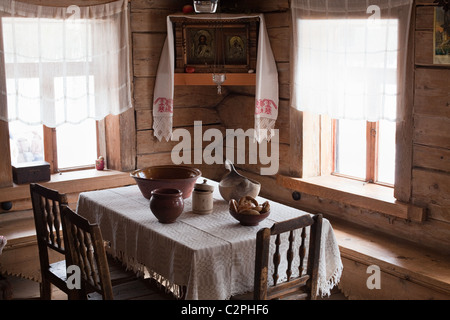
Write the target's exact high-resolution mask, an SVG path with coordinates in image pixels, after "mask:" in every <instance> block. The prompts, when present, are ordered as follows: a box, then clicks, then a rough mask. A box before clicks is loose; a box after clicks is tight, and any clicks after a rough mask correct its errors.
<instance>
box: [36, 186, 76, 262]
mask: <svg viewBox="0 0 450 320" xmlns="http://www.w3.org/2000/svg"><path fill="white" fill-rule="evenodd" d="M30 195H31V203H32V207H33V215H34V223H35V227H36V237H37V242H38V249H39V260H40V263H41V268H42V270H48V268H49V263H50V262H49V254H48V249H51V250H55V251H57V252H59V253H61V254H63V255H65V254H66V250H65V248H64V241H63V239H64V236H65V235H64V230H62V229H61V226H62V224H61V210H62V207H64V206H67V205H68V204H67V197H66V195H65V194H61V193H59V192H58V191H56V190H52V189H49V188H46V187H44V186H42V185H40V184H37V183H31V184H30ZM61 232H62V234H61Z"/></svg>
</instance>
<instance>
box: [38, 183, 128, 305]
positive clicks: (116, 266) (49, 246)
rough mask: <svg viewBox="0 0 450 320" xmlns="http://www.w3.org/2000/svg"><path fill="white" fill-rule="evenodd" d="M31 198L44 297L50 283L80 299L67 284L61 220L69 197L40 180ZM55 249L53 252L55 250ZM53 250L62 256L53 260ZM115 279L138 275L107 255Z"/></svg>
mask: <svg viewBox="0 0 450 320" xmlns="http://www.w3.org/2000/svg"><path fill="white" fill-rule="evenodd" d="M30 194H31V202H32V206H33V214H34V223H35V227H36V237H37V243H38V250H39V262H40V268H41V277H42V281H41V284H40V290H41V299H44V300H50V299H51V292H52V291H51V285H52V284H53V285H55V286H56V287H57V288H58V289H60V290H61V291H63V292H65V293H66V294H67V295H68V299H70V300H71V299H77V297H76V294H78V292H75V291H73V290H70V289H68V288H67V283H66V281H67V269H66V267H67V263H66V260H67V257H68V252H67V250H66V249H65V247H64V239H65V238H66V237H67V235H66V232H65V229H64V228H63V225H62V221H61V212H62V208H63V207H67V206H68V204H67V197H66V195H65V194H62V193H59V192H58V191H56V190H52V189H49V188H47V187H44V186H42V185H40V184H37V183H31V184H30ZM52 251H53V252H52ZM50 252H52V253H53V255H52V256H53V257H54V256H55V255H56V256H57V255H58V253H59V254H61V260H59V261H57V262H54V263H50V255H51V254H50ZM108 262H109V265H110V269H111V275H112V281H113V283H114V284H120V283H123V282H126V281H128V280H130V279H133V278H135V274H134V273H133V272H131V271H127V270H125V269H124V268H123V266H122V264H121V263H120V262H118V261H116V260H115V259H113V258H112V257H109V256H108Z"/></svg>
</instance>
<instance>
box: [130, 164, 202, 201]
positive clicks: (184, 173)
mask: <svg viewBox="0 0 450 320" xmlns="http://www.w3.org/2000/svg"><path fill="white" fill-rule="evenodd" d="M130 175H131V176H132V177H133V178H134V180H135V181H136V183H137V185H138V187H139V190H141V192H142V195H143V196H144V197H145V198H146V199H150V196H151V192H152V191H153V190H155V189H158V188H172V189H179V190H180V191H181V192H182V193H183V198H184V199H186V198H189V197H190V196H191V194H192V190H193V189H194V185H195V182H196V181H197V178H199V177H200V176H201V175H202V173H201V171H200V170H199V169H196V168H191V167H185V166H177V165H165V166H153V167H147V168H144V169H139V170H135V171H133V172H131V173H130Z"/></svg>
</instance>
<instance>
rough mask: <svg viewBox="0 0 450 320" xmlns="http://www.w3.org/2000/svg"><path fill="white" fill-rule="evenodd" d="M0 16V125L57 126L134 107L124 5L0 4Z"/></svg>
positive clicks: (121, 1) (3, 1)
mask: <svg viewBox="0 0 450 320" xmlns="http://www.w3.org/2000/svg"><path fill="white" fill-rule="evenodd" d="M0 14H1V17H2V23H1V32H2V38H3V44H2V48H1V49H2V50H1V55H2V58H3V60H4V64H3V63H2V64H0V72H1V73H0V78H1V79H0V88H1V94H2V95H3V96H7V101H8V109H7V108H6V106H2V107H1V108H0V119H2V120H5V121H13V120H21V121H22V122H24V123H27V124H31V125H35V124H44V125H46V126H48V127H56V126H58V125H60V124H63V123H80V122H82V121H83V120H85V119H87V118H93V119H96V120H100V119H102V118H104V117H105V116H106V115H108V114H119V113H122V112H124V111H125V110H127V109H129V108H131V107H132V96H131V80H132V78H131V68H130V46H129V13H128V1H127V0H118V1H114V2H110V3H106V4H101V5H95V6H83V7H78V6H75V5H72V6H69V7H48V6H38V5H32V4H27V3H22V2H18V1H11V0H0ZM5 80H6V81H5Z"/></svg>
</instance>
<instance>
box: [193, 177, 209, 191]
mask: <svg viewBox="0 0 450 320" xmlns="http://www.w3.org/2000/svg"><path fill="white" fill-rule="evenodd" d="M194 189H195V190H199V191H214V186H212V185H209V184H208V183H207V181H206V179H203V183H196V184H195V186H194Z"/></svg>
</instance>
